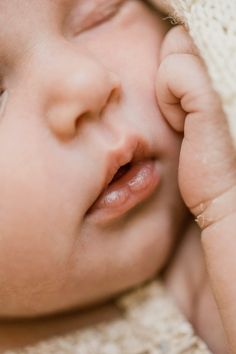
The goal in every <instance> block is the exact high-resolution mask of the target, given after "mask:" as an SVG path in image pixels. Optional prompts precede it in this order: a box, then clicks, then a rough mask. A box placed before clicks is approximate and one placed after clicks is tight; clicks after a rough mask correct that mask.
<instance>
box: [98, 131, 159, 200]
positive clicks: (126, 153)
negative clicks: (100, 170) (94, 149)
mask: <svg viewBox="0 0 236 354" xmlns="http://www.w3.org/2000/svg"><path fill="white" fill-rule="evenodd" d="M147 158H152V153H151V151H150V147H149V146H148V144H147V142H145V141H144V139H141V138H140V137H136V136H129V137H127V138H126V139H125V141H123V143H122V144H121V146H120V147H118V148H116V149H114V150H110V151H109V153H108V158H107V168H106V174H105V178H104V183H103V185H102V188H101V191H100V194H101V193H102V191H103V190H104V189H105V188H106V187H107V186H108V184H109V183H110V182H111V181H112V179H113V178H114V176H115V175H116V173H117V171H118V170H119V168H120V167H122V166H124V165H126V164H128V163H135V162H138V161H142V160H145V159H147Z"/></svg>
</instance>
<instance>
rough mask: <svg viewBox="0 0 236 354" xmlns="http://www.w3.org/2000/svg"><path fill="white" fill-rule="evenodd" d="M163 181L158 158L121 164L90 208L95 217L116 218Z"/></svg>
mask: <svg viewBox="0 0 236 354" xmlns="http://www.w3.org/2000/svg"><path fill="white" fill-rule="evenodd" d="M159 182H160V171H159V169H158V167H157V161H156V160H154V159H144V160H140V161H131V162H129V163H127V164H125V165H123V166H121V167H120V168H119V169H118V170H117V171H116V173H115V174H114V176H113V177H112V179H111V181H110V182H109V183H108V184H107V185H106V187H105V188H104V189H103V191H102V193H101V194H100V196H99V197H98V199H97V200H96V201H95V203H94V204H93V205H92V207H91V208H90V209H89V211H88V216H89V217H92V218H93V219H95V221H98V222H99V223H100V222H102V223H103V222H107V221H110V220H112V219H116V218H118V217H120V216H122V215H124V214H125V213H126V212H128V211H129V210H130V209H132V208H134V207H135V206H136V205H137V204H139V203H141V202H143V201H144V200H145V199H147V198H148V197H149V196H150V195H151V194H152V193H153V192H154V190H155V189H156V188H157V186H158V185H159Z"/></svg>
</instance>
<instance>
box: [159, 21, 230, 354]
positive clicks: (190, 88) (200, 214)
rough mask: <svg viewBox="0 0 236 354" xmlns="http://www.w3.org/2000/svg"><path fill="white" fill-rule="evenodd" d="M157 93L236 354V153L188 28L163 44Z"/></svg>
mask: <svg viewBox="0 0 236 354" xmlns="http://www.w3.org/2000/svg"><path fill="white" fill-rule="evenodd" d="M225 65H227V63H225ZM156 90H157V98H158V102H159V105H160V108H161V110H162V112H163V115H164V117H165V118H166V119H167V121H168V122H169V124H170V125H171V126H172V128H174V129H175V130H176V131H178V132H180V133H183V143H182V148H181V153H180V162H179V187H180V190H181V193H182V196H183V199H184V201H185V203H186V205H187V206H188V207H189V209H190V210H191V211H192V213H193V214H194V215H195V217H196V221H197V222H198V224H199V226H200V227H201V229H202V245H203V249H204V251H205V256H206V263H207V267H208V272H209V276H210V279H211V283H212V287H213V291H214V295H215V297H216V301H217V304H218V307H219V310H220V313H221V317H222V320H223V324H224V328H225V330H226V333H227V335H228V340H229V344H230V346H231V352H232V353H236V336H235V333H236V153H235V149H234V147H233V144H232V142H231V139H230V135H229V132H228V127H227V124H226V119H225V115H224V113H223V110H222V107H221V102H220V99H219V98H218V96H217V94H216V93H215V92H214V90H213V88H212V86H211V82H210V79H209V77H208V75H207V71H206V68H205V65H204V63H203V62H202V60H201V59H200V57H199V56H198V53H197V50H196V48H195V46H194V44H193V42H192V41H191V39H190V37H189V35H188V34H187V32H186V31H185V30H184V28H183V27H182V26H178V27H175V28H173V29H172V30H171V31H170V32H169V33H168V34H167V36H166V38H165V40H164V42H163V47H162V53H161V65H160V67H159V70H158V75H157V83H156ZM235 118H236V117H235Z"/></svg>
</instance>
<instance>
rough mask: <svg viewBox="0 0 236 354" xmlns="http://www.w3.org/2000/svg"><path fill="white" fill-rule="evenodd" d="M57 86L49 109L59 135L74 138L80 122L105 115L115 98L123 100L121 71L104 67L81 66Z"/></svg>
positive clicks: (53, 125) (50, 123) (50, 121)
mask: <svg viewBox="0 0 236 354" xmlns="http://www.w3.org/2000/svg"><path fill="white" fill-rule="evenodd" d="M53 90H54V95H53V96H54V99H53V100H52V102H51V104H50V107H49V109H48V112H47V120H48V124H49V127H50V129H51V130H52V132H53V133H54V134H55V135H56V136H57V137H58V138H60V139H70V138H72V137H74V136H75V135H76V134H77V131H78V126H80V122H82V121H83V120H84V119H86V118H87V117H90V118H98V117H101V116H102V114H103V112H104V111H105V110H106V108H107V107H108V106H109V105H110V104H111V103H112V102H113V103H114V102H115V101H118V100H119V98H120V94H121V83H120V80H119V77H118V76H117V75H115V74H114V73H112V72H109V71H107V70H105V69H104V68H102V69H101V68H100V67H99V68H97V67H96V68H95V69H94V68H93V70H90V71H88V70H83V69H82V68H81V70H80V71H79V72H77V74H76V75H75V74H74V73H72V75H71V76H70V77H68V76H67V77H66V78H63V81H61V82H57V87H56V88H55V87H54V88H53ZM55 93H56V94H55Z"/></svg>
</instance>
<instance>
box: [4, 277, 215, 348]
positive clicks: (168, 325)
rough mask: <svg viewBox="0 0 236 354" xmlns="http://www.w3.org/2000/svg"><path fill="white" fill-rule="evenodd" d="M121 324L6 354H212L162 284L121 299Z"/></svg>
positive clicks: (118, 303) (109, 325) (106, 325)
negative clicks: (195, 333)
mask: <svg viewBox="0 0 236 354" xmlns="http://www.w3.org/2000/svg"><path fill="white" fill-rule="evenodd" d="M116 306H117V307H118V308H119V309H120V310H121V312H122V313H123V316H122V317H121V318H120V319H118V320H113V321H111V322H109V323H104V324H100V325H96V326H93V327H90V328H88V329H85V330H80V331H77V332H74V333H72V334H70V335H67V336H64V337H58V338H54V339H51V340H49V341H45V342H42V343H39V344H38V345H36V346H34V347H30V348H25V349H23V350H19V351H7V352H5V353H4V354H210V351H209V350H208V349H207V347H206V345H205V344H204V343H203V342H202V341H201V340H200V339H199V338H198V337H197V336H195V335H194V332H193V329H192V327H191V325H190V324H189V323H187V322H186V320H185V319H184V317H183V316H182V315H181V314H180V312H179V311H178V309H177V308H176V306H175V304H174V303H173V301H172V299H171V298H170V297H169V295H168V293H167V291H166V290H165V288H164V286H163V285H162V283H160V282H158V281H153V282H152V283H150V284H148V285H146V286H142V287H140V289H136V290H134V291H132V292H131V293H130V294H128V295H124V296H122V297H120V298H119V299H118V300H117V302H116Z"/></svg>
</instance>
